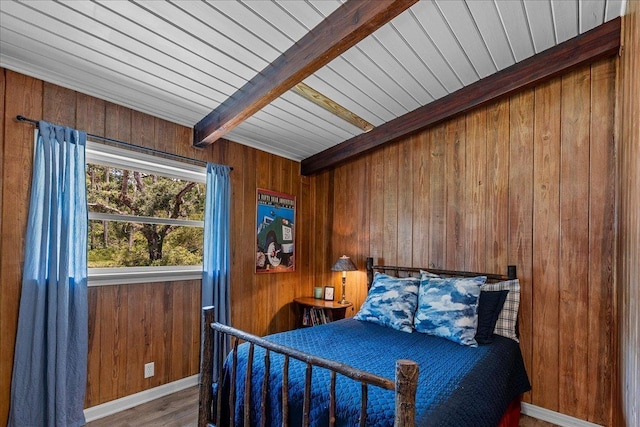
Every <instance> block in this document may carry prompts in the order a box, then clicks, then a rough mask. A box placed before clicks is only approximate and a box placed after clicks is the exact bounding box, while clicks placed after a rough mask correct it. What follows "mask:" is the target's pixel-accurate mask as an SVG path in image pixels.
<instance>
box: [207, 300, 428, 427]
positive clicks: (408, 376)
mask: <svg viewBox="0 0 640 427" xmlns="http://www.w3.org/2000/svg"><path fill="white" fill-rule="evenodd" d="M202 314H203V331H204V336H203V354H202V360H201V375H202V377H201V379H200V407H199V413H198V426H199V427H205V426H207V425H209V424H210V423H215V422H216V420H217V414H220V413H221V409H222V401H221V395H222V393H217V395H218V399H217V402H216V403H215V406H214V402H213V389H212V378H213V361H212V357H213V345H212V344H213V335H214V331H218V332H220V333H222V334H226V335H229V336H231V337H233V339H232V341H233V344H232V347H233V354H234V356H233V357H232V367H231V378H232V380H231V384H230V386H231V396H230V399H232V400H233V399H234V398H235V387H236V384H235V380H234V379H235V372H236V367H237V359H236V358H235V355H236V354H237V351H236V350H237V348H238V342H239V341H240V340H243V341H246V342H248V343H249V355H248V357H249V358H248V362H247V375H246V379H247V380H246V381H245V384H244V385H243V386H244V387H245V396H250V395H251V393H250V389H251V380H250V378H251V372H250V369H251V366H252V364H253V353H254V346H259V347H262V348H264V349H265V350H266V351H265V360H264V363H265V369H266V370H267V372H268V369H269V354H270V352H275V353H278V354H282V355H284V357H285V359H284V372H283V384H282V390H283V393H282V413H283V422H284V424H283V425H285V426H286V425H287V418H288V417H287V414H288V376H287V374H288V365H289V359H290V358H294V359H297V360H299V361H301V362H304V363H306V379H305V391H304V401H303V408H304V409H303V414H304V419H303V420H302V425H303V426H308V425H309V419H308V413H309V411H308V407H309V404H310V398H311V373H312V369H313V367H314V366H315V367H320V368H325V369H328V370H329V371H331V379H330V396H329V419H330V426H333V425H334V422H335V412H334V411H335V379H336V374H340V375H344V376H346V377H349V378H351V379H353V380H355V381H358V382H360V383H361V384H362V401H361V409H360V425H361V426H364V425H365V423H366V415H367V413H366V407H367V393H368V391H367V390H368V389H367V387H368V386H369V385H372V386H376V387H381V388H384V389H387V390H395V396H396V397H395V422H394V426H396V427H410V426H413V425H414V423H415V396H416V387H417V384H418V374H419V371H418V365H417V364H416V363H415V362H413V361H411V360H398V361H396V371H395V374H396V378H395V381H392V380H390V379H388V378H384V377H380V376H378V375H374V374H371V373H369V372H365V371H362V370H359V369H356V368H353V367H351V366H349V365H346V364H344V363H339V362H336V361H333V360H329V359H324V358H321V357H318V356H314V355H312V354H308V353H304V352H302V351H299V350H296V349H294V348H290V347H287V346H283V345H281V344H277V343H274V342H271V341H267V340H265V339H263V338H260V337H258V336H255V335H251V334H248V333H246V332H243V331H241V330H239V329H235V328H232V327H230V326H226V325H222V324H220V323H217V322H214V308H213V307H204V308H203V309H202ZM221 362H222V361H221ZM218 366H219V367H220V368H222V363H219V364H218ZM218 378H219V379H220V378H221V373H220V372H219V373H218ZM268 379H269V378H268V376H265V379H264V381H263V387H262V391H261V393H262V402H264V401H265V399H266V396H267V395H268V387H269V381H268ZM229 405H230V406H233V401H231V402H229ZM244 407H245V413H244V425H245V426H247V425H251V422H250V419H249V408H250V405H249V404H245V405H244ZM261 410H262V411H263V412H262V417H261V418H262V420H263V423H264V420H265V419H266V412H265V405H264V404H263V405H262V407H261ZM234 424H235V420H234V411H232V410H231V411H230V420H229V425H231V426H233V425H234Z"/></svg>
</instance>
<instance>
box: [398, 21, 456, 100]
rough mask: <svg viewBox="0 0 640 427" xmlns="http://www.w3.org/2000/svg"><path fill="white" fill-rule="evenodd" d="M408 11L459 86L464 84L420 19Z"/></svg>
mask: <svg viewBox="0 0 640 427" xmlns="http://www.w3.org/2000/svg"><path fill="white" fill-rule="evenodd" d="M409 13H410V14H411V16H412V17H413V19H415V20H416V22H417V23H418V26H419V27H420V29H421V30H422V32H423V33H424V35H425V37H427V39H429V41H430V42H431V44H432V45H433V47H434V48H435V50H436V51H437V52H438V55H440V58H442V61H443V62H444V63H445V64H446V65H447V68H449V70H451V74H453V75H454V76H455V77H456V79H458V83H460V85H461V86H464V85H465V84H464V82H463V81H462V79H461V78H460V76H459V75H458V73H456V71H455V70H454V69H453V67H452V66H451V64H450V63H449V61H447V58H445V56H444V55H443V53H442V51H441V50H440V48H439V47H438V45H437V44H436V43H435V42H434V41H433V39H432V38H431V36H430V35H429V33H428V32H427V29H426V28H424V26H423V25H422V22H420V20H419V19H418V17H417V16H416V15H415V14H414V13H413V11H412V10H411V9H409ZM446 92H447V93H451V92H449V91H448V90H447V91H446Z"/></svg>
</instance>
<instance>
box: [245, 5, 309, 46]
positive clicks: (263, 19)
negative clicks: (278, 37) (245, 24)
mask: <svg viewBox="0 0 640 427" xmlns="http://www.w3.org/2000/svg"><path fill="white" fill-rule="evenodd" d="M238 3H239V4H241V5H242V6H244V7H245V8H246V9H248V10H249V11H251V13H253V14H254V15H255V16H257V17H258V18H260V19H261V20H262V21H263V22H264V23H265V24H267V25H268V26H270V27H271V28H273V29H274V30H276V31H277V32H279V33H280V34H282V35H283V36H284V37H285V38H286V39H288V40H289V42H291V44H292V45H293V44H295V43H296V41H297V40H294V39H293V38H291V37H290V36H289V34H287V33H285V32H284V31H282V30H281V29H280V28H278V27H277V26H275V25H273V23H272V22H271V21H269V20H268V19H265V17H264V16H262V15H261V14H259V13H258V12H256V11H255V10H254V9H253V8H252V7H251V6H249V4H248V3H246V2H244V1H242V0H238ZM275 4H276V5H277V3H275ZM281 9H282V7H281ZM285 12H286V10H285ZM234 22H237V21H234ZM238 25H240V23H238ZM252 32H253V31H252ZM254 34H255V33H254ZM256 37H257V34H256ZM263 40H264V39H263ZM264 42H265V43H266V44H268V45H269V46H271V47H272V48H273V49H274V50H275V51H277V52H280V53H283V52H284V51H286V50H287V49H288V48H289V47H290V46H291V45H289V46H287V49H285V50H282V49H279V48H277V47H276V46H274V45H273V44H271V43H269V42H268V41H267V40H264Z"/></svg>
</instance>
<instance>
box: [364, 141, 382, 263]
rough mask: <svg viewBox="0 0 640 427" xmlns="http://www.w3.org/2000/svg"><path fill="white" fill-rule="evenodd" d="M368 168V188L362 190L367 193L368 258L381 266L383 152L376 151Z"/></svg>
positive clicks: (370, 157)
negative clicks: (369, 170) (369, 169)
mask: <svg viewBox="0 0 640 427" xmlns="http://www.w3.org/2000/svg"><path fill="white" fill-rule="evenodd" d="M369 159H370V163H369V165H370V166H369V167H370V168H371V173H370V176H369V188H368V189H363V191H367V192H368V193H367V197H368V198H369V200H370V202H369V235H370V236H371V237H370V239H369V248H370V249H369V254H370V255H369V256H371V257H373V259H374V262H377V263H380V264H383V263H384V262H385V261H384V258H383V256H384V251H383V247H382V244H383V242H384V236H385V234H384V227H383V224H384V191H383V188H384V187H383V185H384V150H377V151H375V152H373V153H372V154H371V155H370V156H369Z"/></svg>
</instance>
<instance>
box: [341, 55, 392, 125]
mask: <svg viewBox="0 0 640 427" xmlns="http://www.w3.org/2000/svg"><path fill="white" fill-rule="evenodd" d="M335 60H342V61H344V63H345V64H346V66H348V67H350V68H351V69H353V70H355V71H356V72H357V73H358V74H359V75H360V76H362V77H363V78H364V79H365V80H368V81H369V82H370V83H371V84H373V85H374V86H378V85H377V84H376V83H375V82H374V81H372V80H371V79H370V78H369V77H367V75H366V74H363V73H362V72H361V71H360V69H359V68H358V67H356V66H355V65H353V64H352V63H351V62H349V61H347V60H346V59H344V58H343V57H342V56H339V57H337V58H336V59H334V61H335ZM331 70H332V71H333V72H335V73H336V74H338V75H341V73H339V72H338V71H336V70H335V69H333V68H332V69H331ZM343 78H344V79H345V80H347V81H350V80H357V79H347V78H346V77H344V76H343ZM354 87H355V88H357V89H359V90H361V89H360V88H359V87H358V86H355V85H354ZM378 87H379V86H378ZM362 92H363V93H364V94H365V95H366V96H367V97H368V98H369V99H371V100H372V101H373V102H377V101H376V100H375V99H373V97H371V96H370V95H369V94H368V93H367V92H366V91H362ZM392 99H393V98H392ZM378 104H379V105H380V107H381V108H382V109H383V110H385V111H386V112H387V113H389V115H391V116H393V115H394V113H393V111H391V110H389V109H388V108H387V107H386V105H384V103H378ZM398 105H400V106H401V107H402V105H401V104H398Z"/></svg>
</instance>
